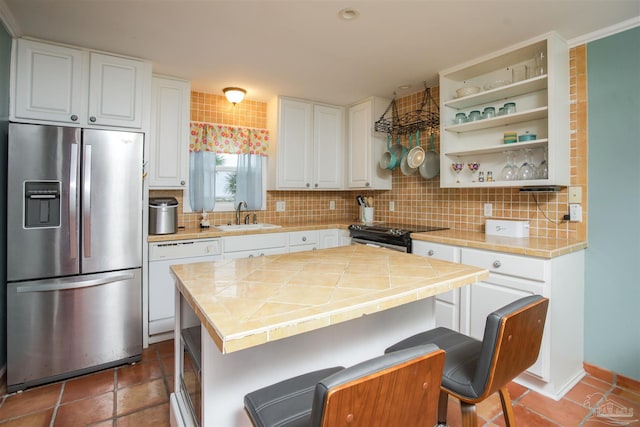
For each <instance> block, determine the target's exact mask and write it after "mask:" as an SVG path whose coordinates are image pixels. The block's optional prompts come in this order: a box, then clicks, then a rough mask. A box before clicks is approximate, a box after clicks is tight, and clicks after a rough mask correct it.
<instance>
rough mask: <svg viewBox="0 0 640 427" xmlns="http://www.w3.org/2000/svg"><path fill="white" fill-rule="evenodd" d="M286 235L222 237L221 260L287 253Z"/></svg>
mask: <svg viewBox="0 0 640 427" xmlns="http://www.w3.org/2000/svg"><path fill="white" fill-rule="evenodd" d="M288 246H289V243H288V233H270V234H247V235H244V236H229V237H223V239H222V247H223V258H224V259H234V258H250V257H256V256H265V255H276V254H283V253H286V252H288Z"/></svg>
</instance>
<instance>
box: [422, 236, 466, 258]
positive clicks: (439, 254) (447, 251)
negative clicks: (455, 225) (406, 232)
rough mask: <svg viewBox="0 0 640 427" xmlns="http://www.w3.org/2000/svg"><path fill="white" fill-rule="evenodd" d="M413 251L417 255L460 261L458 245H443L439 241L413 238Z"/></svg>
mask: <svg viewBox="0 0 640 427" xmlns="http://www.w3.org/2000/svg"><path fill="white" fill-rule="evenodd" d="M411 245H412V251H413V253H414V254H416V255H420V256H423V257H428V258H435V259H440V260H443V261H451V262H460V248H458V247H456V246H448V245H441V244H439V243H431V242H424V241H421V240H412V241H411Z"/></svg>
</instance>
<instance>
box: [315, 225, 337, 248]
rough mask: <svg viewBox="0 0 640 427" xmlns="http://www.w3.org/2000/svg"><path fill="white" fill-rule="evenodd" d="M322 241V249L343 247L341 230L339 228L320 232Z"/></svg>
mask: <svg viewBox="0 0 640 427" xmlns="http://www.w3.org/2000/svg"><path fill="white" fill-rule="evenodd" d="M318 236H319V240H320V249H326V248H336V247H338V246H341V244H340V243H341V242H340V230H338V229H337V228H334V229H331V230H320V231H318Z"/></svg>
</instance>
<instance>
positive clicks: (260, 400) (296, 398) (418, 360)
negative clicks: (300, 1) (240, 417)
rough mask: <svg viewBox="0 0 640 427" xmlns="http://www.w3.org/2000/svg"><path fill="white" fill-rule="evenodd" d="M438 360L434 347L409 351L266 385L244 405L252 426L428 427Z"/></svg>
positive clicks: (434, 408) (436, 391)
mask: <svg viewBox="0 0 640 427" xmlns="http://www.w3.org/2000/svg"><path fill="white" fill-rule="evenodd" d="M444 359H445V353H444V351H442V350H439V349H438V347H437V346H435V345H424V346H417V347H411V348H409V349H406V350H401V351H398V352H394V353H391V354H385V355H383V356H378V357H376V358H373V359H369V360H367V361H365V362H362V363H359V364H357V365H354V366H351V367H349V368H346V369H345V368H342V367H335V368H328V369H323V370H319V371H314V372H309V373H306V374H303V375H299V376H297V377H294V378H289V379H287V380H284V381H281V382H278V383H276V384H272V385H270V386H267V387H264V388H261V389H259V390H256V391H253V392H251V393H249V394H247V395H246V396H245V397H244V406H245V410H246V411H247V413H248V415H249V418H251V421H252V422H253V424H254V425H255V426H257V427H275V426H278V427H302V426H305V427H307V426H311V427H321V426H324V427H329V426H331V427H340V426H348V427H354V426H360V427H372V426H384V427H406V426H433V425H435V423H436V415H437V408H438V397H439V393H440V379H441V378H442V369H443V367H444Z"/></svg>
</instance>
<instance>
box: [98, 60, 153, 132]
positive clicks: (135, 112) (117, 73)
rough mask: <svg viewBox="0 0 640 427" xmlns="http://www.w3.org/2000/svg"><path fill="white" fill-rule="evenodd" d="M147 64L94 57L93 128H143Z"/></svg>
mask: <svg viewBox="0 0 640 427" xmlns="http://www.w3.org/2000/svg"><path fill="white" fill-rule="evenodd" d="M143 73H144V63H143V62H142V61H136V60H133V59H127V58H121V57H117V56H111V55H103V54H100V53H93V52H92V53H91V56H90V75H89V118H88V123H87V124H89V125H105V126H118V127H130V128H140V127H142V89H143V84H144V77H143Z"/></svg>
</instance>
